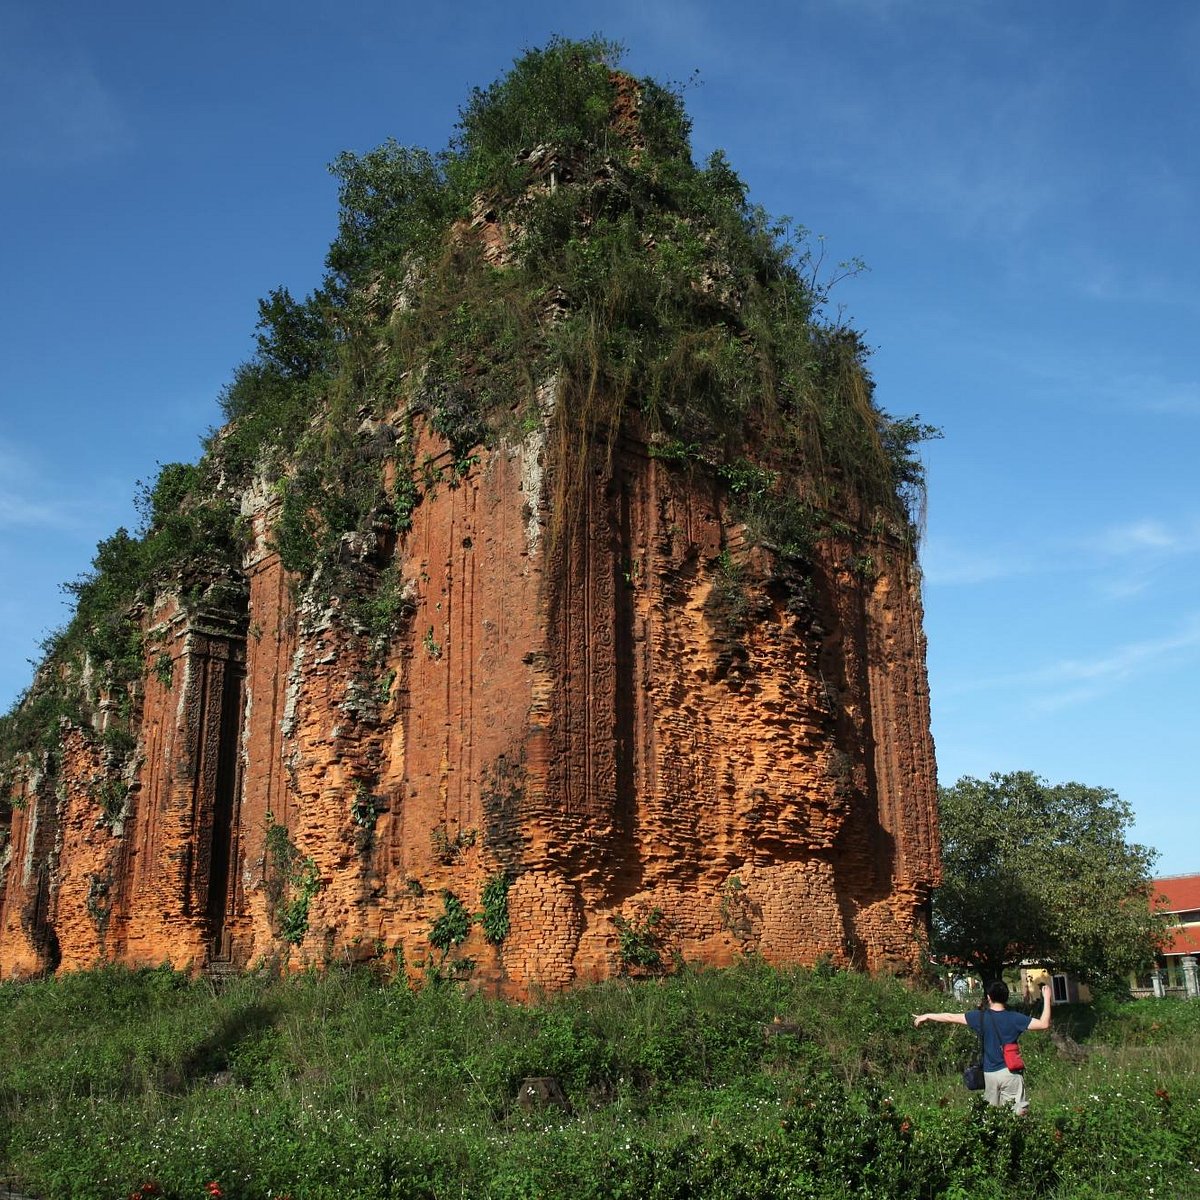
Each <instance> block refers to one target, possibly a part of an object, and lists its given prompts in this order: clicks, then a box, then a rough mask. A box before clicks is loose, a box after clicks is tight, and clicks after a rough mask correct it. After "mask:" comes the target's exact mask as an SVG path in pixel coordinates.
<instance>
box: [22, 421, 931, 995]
mask: <svg viewBox="0 0 1200 1200" xmlns="http://www.w3.org/2000/svg"><path fill="white" fill-rule="evenodd" d="M438 450H439V447H438V446H437V445H435V444H434V443H433V442H432V441H430V442H429V443H428V444H427V445H422V446H420V447H418V455H417V460H418V461H420V459H421V456H422V455H423V454H425V453H426V452H428V453H430V454H434V455H436V454H437V452H438ZM545 459H546V447H545V445H544V444H543V442H542V439H541V437H540V435H539V434H537V433H534V434H531V435H530V436H529V437H528V438H527V440H526V441H525V442H523V443H520V444H516V445H509V446H503V447H501V448H499V449H497V450H495V451H493V452H480V461H479V463H478V464H477V466H475V467H474V468H473V469H472V471H471V473H470V474H469V475H468V476H467V478H465V479H464V480H463V481H462V482H461V483H460V484H459V485H458V486H454V487H451V486H449V484H448V483H447V482H443V483H442V484H440V485H439V486H438V487H437V488H436V489H434V491H433V492H432V493H431V494H429V495H426V496H425V498H424V499H423V502H422V503H421V504H420V505H419V506H418V508H417V509H416V510H415V512H414V520H413V526H412V529H411V530H410V531H409V532H408V533H407V534H406V535H404V536H403V537H401V538H400V539H399V540H398V542H397V543H396V545H395V547H394V555H395V558H394V561H395V562H396V563H397V564H398V569H399V573H400V577H401V581H402V587H403V591H404V594H405V596H406V597H407V607H406V608H405V611H404V615H403V617H402V620H401V622H400V624H399V627H398V629H397V630H396V631H395V633H394V636H393V637H392V638H391V639H390V641H388V642H387V643H386V644H382V645H381V644H378V643H375V642H373V641H372V637H371V635H370V633H369V632H366V631H364V630H363V629H362V628H361V627H360V625H359V618H358V617H356V616H355V614H354V612H353V606H352V604H351V603H350V602H349V601H348V600H347V599H346V598H342V599H340V600H334V601H330V602H328V603H327V604H325V605H324V606H323V607H322V606H320V605H317V604H316V603H315V602H314V601H313V600H312V599H311V596H310V594H309V593H306V592H305V591H304V589H303V587H302V588H301V589H300V591H299V596H300V599H299V600H297V599H295V598H294V592H293V583H292V581H289V580H288V579H287V578H286V576H285V573H284V572H283V570H282V568H281V566H280V564H279V561H278V559H277V557H276V556H275V554H274V552H273V551H272V550H271V548H270V541H269V537H268V533H269V527H270V523H271V521H272V519H273V515H274V514H273V511H272V507H271V504H272V502H271V500H270V496H269V493H268V492H267V491H266V490H263V491H262V492H261V493H258V492H252V493H249V494H248V495H247V497H246V498H245V505H244V508H245V513H246V515H247V517H248V518H249V519H250V520H251V522H252V524H253V526H254V530H255V533H256V537H255V538H254V542H253V546H252V547H251V549H250V550H249V551H248V552H247V556H246V561H245V578H244V580H242V581H239V586H238V587H237V588H234V589H233V590H232V591H230V590H229V589H226V590H225V592H223V593H221V595H222V597H223V598H222V599H221V601H220V602H219V603H217V602H216V601H215V600H214V603H213V604H212V605H210V606H209V608H208V610H207V611H201V612H199V613H198V612H195V611H189V612H187V613H185V612H184V611H183V610H182V609H180V608H179V607H178V606H177V605H176V603H175V601H174V600H173V598H171V597H163V598H162V600H161V601H160V603H159V605H158V606H157V608H156V609H155V611H154V612H153V613H151V614H149V615H148V616H147V618H146V621H147V629H148V634H149V636H148V646H149V649H148V651H147V674H146V680H145V687H144V697H143V699H142V702H141V718H140V726H139V760H138V761H139V764H140V765H139V766H138V769H137V773H136V777H135V778H133V779H132V781H131V782H132V785H133V786H132V789H131V791H130V792H129V795H128V799H127V801H126V802H125V804H124V808H123V811H122V812H121V813H120V814H118V815H117V816H116V817H115V818H114V816H113V815H112V814H111V813H110V814H108V815H106V814H105V812H104V810H103V807H102V805H101V803H100V801H99V800H98V799H97V797H98V796H100V795H101V788H102V785H103V783H104V780H105V778H106V774H105V766H104V762H103V755H102V753H101V751H100V750H98V749H97V745H98V743H97V742H96V740H95V739H94V738H92V737H89V736H87V735H85V734H84V733H82V732H80V731H72V732H70V733H68V734H66V736H65V739H64V754H63V762H62V767H61V770H60V772H59V774H58V777H57V780H51V779H49V777H44V776H39V775H37V774H36V773H35V774H31V775H30V776H29V777H28V778H27V779H25V780H24V781H23V783H22V784H21V786H22V788H23V789H24V797H25V799H26V800H27V803H26V804H25V806H24V807H23V808H18V809H16V810H15V811H14V813H13V817H12V823H11V833H10V838H9V841H8V845H7V846H6V847H5V848H4V849H3V850H0V974H2V975H4V976H13V975H27V974H31V973H33V972H35V971H37V970H39V969H42V968H44V967H46V966H51V965H54V964H56V963H61V965H62V966H64V967H82V966H86V965H88V964H90V963H93V962H96V961H98V960H100V959H103V958H108V959H118V960H122V961H127V962H131V963H158V962H162V961H171V962H172V963H174V964H176V965H178V966H183V965H185V964H191V965H193V966H200V965H202V964H203V963H205V962H207V961H209V960H213V959H226V960H229V961H231V962H233V963H235V964H252V963H254V962H257V961H259V960H262V959H265V958H276V957H278V958H282V959H284V960H285V961H287V962H289V963H291V964H293V965H297V964H300V963H303V962H322V961H329V960H331V959H343V958H349V959H354V960H360V959H364V958H369V957H373V956H378V955H385V956H386V955H390V954H392V953H397V952H398V953H399V954H402V956H403V961H404V962H405V964H406V965H407V968H408V969H409V970H410V971H419V970H420V968H421V965H422V963H423V962H425V961H427V960H429V959H430V958H431V956H432V958H433V959H434V960H436V959H437V958H438V957H439V956H437V955H436V954H434V952H433V951H432V949H431V947H430V944H429V936H430V932H431V929H432V927H433V923H434V921H435V920H436V918H437V917H438V916H439V915H440V914H441V913H442V911H443V896H444V893H445V891H447V890H449V891H452V892H453V893H454V894H455V895H456V896H457V897H459V898H460V899H461V900H462V902H463V903H464V904H465V905H466V906H467V908H468V909H469V910H470V911H471V912H478V911H479V909H480V905H481V893H482V890H483V887H484V884H485V882H486V880H487V879H488V878H489V876H492V875H494V874H496V873H497V872H499V871H505V872H506V873H507V874H508V875H509V876H510V878H511V879H512V884H511V888H510V891H509V893H508V910H509V917H510V922H511V928H510V931H509V934H508V936H507V938H506V939H505V941H504V942H503V943H502V945H501V946H499V947H494V946H492V945H489V944H488V943H487V942H486V941H485V940H484V938H483V936H482V933H481V931H480V930H479V928H478V927H476V928H474V929H473V931H472V933H471V936H470V938H469V939H468V941H467V942H466V943H465V945H463V946H462V947H461V948H460V949H459V950H456V951H455V952H454V953H453V955H452V956H451V960H452V961H453V960H455V959H459V958H461V957H463V956H469V957H471V958H472V959H474V960H475V966H474V972H473V973H474V978H476V979H477V980H478V981H480V982H481V983H482V984H484V985H487V986H497V987H500V988H502V989H503V990H505V991H507V992H509V993H510V994H515V995H525V994H527V993H528V989H529V988H530V987H531V986H534V985H538V986H545V987H550V988H554V987H561V986H566V985H569V984H571V983H573V982H576V981H585V980H591V979H597V978H603V977H606V976H610V975H612V974H614V973H617V972H619V971H620V970H621V969H622V960H621V954H620V928H619V921H625V922H629V923H630V927H631V928H633V929H635V930H637V929H643V930H645V929H647V928H649V926H648V925H647V924H646V923H647V922H648V921H649V920H651V919H652V918H653V916H654V914H656V913H659V914H661V918H660V919H659V920H658V923H657V924H654V925H653V936H654V937H655V938H656V939H658V941H659V945H660V949H661V952H662V954H663V956H664V958H665V959H666V960H667V961H669V960H670V956H671V955H672V954H674V953H678V954H680V955H682V956H683V957H684V958H685V959H689V960H701V961H707V962H713V963H725V962H729V961H732V960H733V959H734V958H735V957H736V956H738V955H740V954H742V953H745V952H758V953H761V954H762V955H763V956H764V957H766V958H767V959H769V960H771V961H775V962H812V961H814V960H816V959H817V958H819V957H822V956H828V957H829V958H830V959H832V960H833V961H835V962H841V963H855V964H858V965H862V966H865V967H870V968H886V969H898V970H906V969H911V968H913V967H914V966H915V965H916V964H917V962H918V960H919V954H920V934H921V932H922V929H923V912H924V908H923V906H924V903H925V900H926V898H927V895H928V890H929V888H930V886H931V884H932V883H933V882H934V881H935V879H936V873H937V869H938V866H937V864H938V850H937V836H936V818H935V807H934V804H935V799H934V761H933V747H932V743H931V740H930V734H929V709H928V697H927V692H926V683H925V663H924V640H923V634H922V631H921V609H920V600H919V591H918V586H917V583H916V580H915V575H914V570H913V566H912V564H911V562H910V561H909V558H908V556H907V555H906V554H905V553H903V552H901V551H899V550H894V549H888V548H887V547H886V546H884V545H883V544H882V543H880V544H879V545H876V546H873V547H870V550H871V553H872V557H873V559H874V564H875V565H874V568H873V569H872V570H871V571H869V572H862V573H856V572H855V571H854V570H852V566H854V559H855V555H856V554H857V555H859V556H860V558H859V559H858V562H859V565H860V566H861V554H862V550H863V548H862V546H861V545H859V546H858V547H856V548H853V549H852V548H851V547H850V546H849V545H848V544H842V543H840V542H838V541H836V540H834V541H829V542H826V543H823V544H822V545H821V547H820V549H819V553H818V555H817V556H816V557H817V561H816V562H815V563H814V564H813V566H812V568H811V570H807V571H799V570H797V569H795V568H793V569H790V570H789V571H781V572H779V573H776V572H777V570H778V568H777V567H776V564H775V562H774V559H773V556H772V555H771V554H770V553H768V552H767V551H764V550H759V549H754V548H751V547H750V546H748V545H747V544H746V543H745V540H744V536H743V531H742V530H741V528H740V527H739V526H738V525H737V523H736V522H735V521H734V520H733V519H732V517H731V516H730V513H729V511H728V509H727V507H726V504H725V501H724V499H723V498H722V496H721V494H720V493H719V492H718V490H716V489H715V488H714V485H712V484H711V482H704V481H703V480H702V479H701V478H700V477H699V476H696V477H689V476H687V475H686V474H684V473H681V472H676V471H672V470H670V469H669V468H667V467H666V466H664V465H663V464H662V463H661V462H658V461H656V460H654V459H652V458H651V457H649V455H648V454H647V452H646V449H645V447H644V446H642V445H640V444H637V443H636V442H634V443H630V444H621V445H618V446H617V447H616V449H615V452H614V455H613V459H612V463H611V466H607V467H606V466H597V467H593V468H592V469H590V470H588V471H587V472H586V473H585V474H584V482H583V485H582V488H581V490H580V491H579V493H578V496H577V500H576V503H575V505H574V506H573V508H572V509H571V511H570V512H569V513H563V512H559V513H558V514H557V515H556V514H555V512H554V510H553V505H552V502H551V498H550V495H551V488H550V487H549V485H548V482H547V480H548V475H547V468H546V462H545ZM344 550H345V554H346V556H347V558H348V559H350V560H354V561H357V562H359V563H360V567H359V570H360V572H361V574H362V576H363V578H364V580H367V581H369V579H370V577H371V575H372V572H376V571H378V570H379V569H380V568H381V567H382V566H383V565H384V564H385V563H386V562H387V561H388V560H389V558H390V556H391V553H392V550H393V547H392V544H391V540H389V537H388V536H387V534H386V532H384V533H381V534H380V535H379V536H378V537H374V538H373V537H367V538H364V539H359V540H357V541H355V540H354V539H349V540H348V541H347V544H346V545H345V547H344ZM864 575H865V576H866V577H864ZM301 582H302V583H303V582H304V581H301ZM201 608H202V609H203V606H201ZM164 654H165V655H167V656H169V658H170V666H171V670H170V681H169V684H168V682H167V680H166V679H165V674H166V672H165V671H164V669H163V668H164V662H165V660H164V659H163V657H162V656H163V655H164ZM271 823H274V824H275V825H278V826H281V827H282V830H283V831H285V832H286V834H287V838H288V840H289V841H290V843H291V845H292V846H293V847H294V849H295V853H296V856H297V857H296V860H295V864H294V865H295V867H296V869H297V870H299V871H301V872H302V870H303V869H304V864H305V860H306V859H311V862H312V867H313V870H314V871H315V876H316V880H317V883H316V885H315V890H313V894H312V895H311V897H310V899H309V903H308V911H307V930H306V932H305V933H304V936H303V937H302V938H301V940H300V941H299V944H297V945H293V944H291V943H289V942H287V941H285V940H284V939H283V937H282V936H281V934H282V932H283V929H284V918H285V916H286V913H285V911H284V910H285V908H286V906H287V905H288V904H290V903H292V902H294V901H295V900H296V899H297V897H298V894H299V890H300V888H299V884H297V882H296V879H297V878H299V876H296V877H294V878H293V880H292V881H291V882H289V881H288V880H287V879H285V878H283V877H282V876H281V874H280V871H279V868H278V866H277V864H276V865H273V860H272V858H271V855H270V854H269V853H268V847H267V841H268V837H267V830H268V826H269V824H271ZM275 836H276V837H278V835H275Z"/></svg>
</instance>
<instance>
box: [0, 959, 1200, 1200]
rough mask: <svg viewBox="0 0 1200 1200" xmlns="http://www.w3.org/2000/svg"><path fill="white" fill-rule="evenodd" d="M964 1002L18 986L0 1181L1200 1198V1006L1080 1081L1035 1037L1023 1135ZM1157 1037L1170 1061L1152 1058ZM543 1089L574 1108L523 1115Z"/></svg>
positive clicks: (670, 985) (1119, 1035) (661, 991)
mask: <svg viewBox="0 0 1200 1200" xmlns="http://www.w3.org/2000/svg"><path fill="white" fill-rule="evenodd" d="M944 999H945V998H944V997H940V996H937V995H928V994H923V993H919V992H918V993H913V992H912V991H910V990H909V989H908V988H906V987H904V986H903V985H901V984H899V983H896V982H893V981H885V980H876V979H869V978H867V977H864V976H861V975H857V974H851V973H840V972H832V971H821V970H814V971H800V970H789V971H782V970H773V969H770V968H767V967H765V966H762V965H760V964H753V963H748V964H746V965H744V966H742V967H738V968H736V969H733V970H730V971H723V972H718V971H689V970H685V971H683V972H681V973H680V974H678V975H676V976H675V977H672V978H670V979H668V980H666V981H661V982H660V981H651V982H643V983H628V982H621V983H612V984H605V985H599V986H595V987H591V988H587V989H581V990H579V991H576V992H572V993H569V994H566V995H563V996H557V997H553V998H548V999H546V1000H544V1001H541V1002H538V1003H535V1004H532V1005H529V1006H518V1005H514V1004H509V1003H505V1002H501V1001H497V1000H492V999H488V998H485V997H483V996H478V995H476V996H469V995H466V994H464V992H463V991H462V990H460V989H459V988H458V987H456V986H452V985H440V986H430V987H426V988H424V989H423V990H419V991H414V990H410V989H409V988H408V987H406V986H404V985H403V984H398V983H388V982H383V981H380V980H378V979H376V978H374V977H372V976H371V975H370V974H369V973H367V972H365V971H363V972H343V971H336V970H335V971H331V972H330V973H328V974H326V975H325V976H321V977H317V976H308V975H305V976H297V977H293V978H289V979H278V978H271V977H267V976H254V975H252V976H246V977H244V978H241V979H237V980H235V981H233V982H232V983H230V984H228V985H227V986H225V987H224V988H222V989H220V990H215V989H214V988H213V987H212V986H211V985H210V984H208V983H206V982H204V981H199V982H196V981H189V980H187V979H186V978H184V977H183V976H180V975H178V974H175V973H173V972H171V971H169V970H167V969H162V970H157V971H142V972H130V971H124V970H119V969H115V968H113V969H107V970H103V971H98V972H94V973H88V974H80V975H73V976H65V977H63V978H61V979H56V980H52V981H47V982H41V983H31V984H25V985H15V984H10V985H4V986H0V1156H2V1161H3V1163H4V1166H3V1168H2V1169H0V1178H3V1176H4V1174H7V1176H8V1177H9V1178H10V1179H11V1180H13V1181H14V1182H16V1183H19V1184H20V1185H21V1186H22V1187H24V1188H26V1189H27V1190H29V1191H30V1192H32V1193H34V1194H40V1195H44V1196H47V1197H79V1198H84V1197H86V1198H87V1200H104V1198H106V1197H113V1198H116V1197H124V1196H129V1195H131V1194H140V1195H143V1196H148V1195H162V1196H167V1197H179V1198H180V1200H182V1198H185V1197H197V1198H199V1197H202V1196H204V1195H206V1194H210V1193H208V1192H206V1188H207V1187H208V1185H209V1184H210V1183H213V1182H215V1183H216V1184H217V1185H218V1186H219V1188H220V1189H221V1191H222V1193H223V1194H224V1195H225V1196H228V1197H238V1198H242V1197H244V1198H247V1200H266V1198H268V1197H282V1196H291V1197H292V1198H293V1200H302V1198H310V1197H311V1198H324V1197H335V1196H336V1197H346V1196H355V1197H362V1198H364V1200H370V1198H374V1197H449V1196H461V1195H473V1196H489V1197H492V1196H494V1197H535V1196H546V1197H550V1196H568V1195H569V1196H578V1197H585V1198H586V1197H597V1198H600V1197H622V1196H628V1197H635V1196H636V1197H662V1198H666V1197H680V1198H682V1197H721V1198H724V1197H729V1198H731V1200H732V1198H734V1197H739V1198H741V1197H764V1198H766V1197H814V1198H831V1200H832V1198H833V1197H844V1196H852V1195H857V1196H869V1197H880V1198H883V1197H887V1198H893V1197H896V1198H906V1197H912V1198H914V1200H925V1198H928V1200H934V1198H943V1197H944V1198H951V1197H966V1196H968V1195H970V1196H972V1197H983V1198H985V1200H986V1198H988V1197H997V1198H998V1197H1000V1196H1002V1195H1010V1194H1012V1193H1013V1192H1014V1191H1017V1192H1019V1193H1020V1194H1022V1195H1028V1196H1047V1197H1054V1198H1055V1200H1067V1198H1068V1197H1088V1196H1100V1195H1104V1196H1107V1197H1135V1196H1136V1197H1139V1198H1142V1197H1145V1196H1148V1195H1156V1196H1170V1197H1188V1196H1197V1195H1200V1174H1198V1173H1197V1172H1198V1171H1200V1161H1198V1160H1197V1147H1198V1146H1200V1083H1198V1082H1197V1072H1196V1067H1197V1065H1198V1064H1197V1058H1198V1057H1200V1051H1198V1050H1197V1033H1200V1005H1190V1006H1189V1005H1186V1004H1183V1003H1174V1002H1170V1001H1162V1002H1142V1003H1139V1004H1135V1005H1125V1006H1120V1007H1119V1008H1117V1007H1114V1008H1113V1009H1112V1010H1111V1011H1107V1012H1105V1014H1104V1016H1103V1020H1102V1022H1101V1028H1102V1029H1103V1030H1104V1034H1105V1048H1104V1049H1103V1050H1101V1049H1096V1050H1095V1051H1094V1052H1093V1053H1092V1054H1091V1057H1090V1058H1089V1059H1088V1060H1087V1061H1085V1062H1084V1063H1082V1064H1072V1063H1069V1062H1067V1061H1066V1060H1062V1059H1059V1058H1058V1057H1057V1056H1056V1055H1055V1052H1054V1051H1053V1049H1052V1048H1051V1046H1050V1045H1049V1043H1048V1041H1047V1039H1045V1038H1038V1037H1037V1036H1036V1035H1029V1036H1027V1037H1026V1039H1024V1048H1025V1049H1026V1058H1027V1061H1028V1062H1029V1074H1030V1085H1031V1091H1032V1093H1033V1097H1034V1113H1033V1115H1032V1116H1031V1117H1030V1118H1028V1119H1026V1120H1020V1119H1018V1118H1015V1117H1013V1116H1011V1115H1009V1114H1008V1113H1004V1112H995V1111H992V1110H989V1109H986V1108H985V1107H984V1106H982V1105H981V1104H980V1103H979V1102H978V1101H976V1100H973V1099H972V1098H971V1097H969V1096H968V1094H967V1093H965V1092H963V1091H962V1090H961V1087H960V1086H959V1085H958V1080H957V1074H958V1068H959V1067H960V1066H961V1065H962V1063H963V1061H964V1060H965V1059H966V1058H967V1057H968V1056H969V1054H970V1051H971V1045H970V1039H969V1037H968V1035H967V1034H966V1032H965V1031H964V1030H961V1029H953V1030H951V1029H948V1028H941V1029H930V1028H928V1027H926V1028H923V1029H921V1030H914V1029H913V1028H912V1025H911V1018H910V1014H911V1012H912V1011H913V1010H914V1009H918V1010H922V1009H929V1008H932V1007H935V1006H936V1007H943V1006H944ZM776 1018H779V1021H778V1022H776ZM1147 1021H1149V1022H1150V1023H1154V1022H1156V1021H1157V1022H1158V1023H1159V1032H1161V1031H1162V1030H1163V1029H1168V1030H1169V1031H1170V1033H1169V1036H1167V1037H1166V1038H1163V1039H1158V1040H1155V1041H1154V1043H1153V1044H1152V1045H1150V1046H1147V1045H1145V1044H1144V1043H1145V1037H1144V1031H1145V1028H1146V1027H1147ZM546 1075H552V1076H554V1077H555V1078H556V1079H557V1080H558V1081H559V1083H560V1084H561V1086H562V1088H563V1090H564V1091H565V1093H566V1096H567V1098H568V1101H569V1107H568V1108H567V1109H560V1108H547V1109H542V1110H535V1111H533V1112H527V1111H525V1110H524V1109H522V1108H521V1107H520V1105H519V1104H518V1103H517V1099H516V1098H517V1095H518V1092H519V1090H520V1085H521V1082H522V1080H524V1079H525V1078H526V1077H530V1076H546ZM150 1185H152V1187H151V1186H150ZM154 1189H157V1190H154ZM1152 1189H1153V1190H1152Z"/></svg>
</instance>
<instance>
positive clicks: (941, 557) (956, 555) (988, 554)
mask: <svg viewBox="0 0 1200 1200" xmlns="http://www.w3.org/2000/svg"><path fill="white" fill-rule="evenodd" d="M1034 569H1035V565H1034V563H1033V562H1031V561H1030V560H1029V559H1028V558H1027V557H1025V556H1023V555H1018V554H1015V553H1012V552H1009V551H1007V550H1004V549H1000V548H998V549H994V550H987V549H985V550H982V551H980V550H972V549H964V548H963V547H962V546H958V545H955V544H953V543H952V542H949V541H947V540H946V539H944V538H933V537H931V538H930V539H929V541H928V542H927V544H926V546H925V549H924V551H923V552H922V554H921V573H922V575H923V577H924V579H925V582H926V583H927V584H930V585H932V586H934V587H954V586H963V585H967V586H969V585H973V584H980V583H995V582H997V581H998V580H1001V579H1011V578H1013V577H1014V576H1018V575H1027V574H1029V573H1030V572H1031V571H1033V570H1034Z"/></svg>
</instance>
